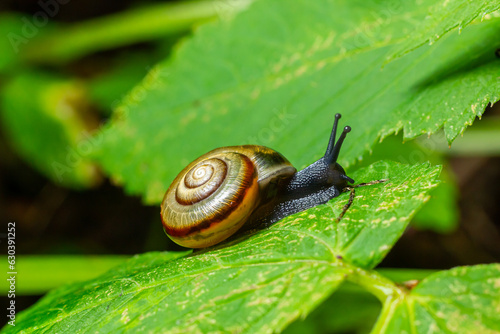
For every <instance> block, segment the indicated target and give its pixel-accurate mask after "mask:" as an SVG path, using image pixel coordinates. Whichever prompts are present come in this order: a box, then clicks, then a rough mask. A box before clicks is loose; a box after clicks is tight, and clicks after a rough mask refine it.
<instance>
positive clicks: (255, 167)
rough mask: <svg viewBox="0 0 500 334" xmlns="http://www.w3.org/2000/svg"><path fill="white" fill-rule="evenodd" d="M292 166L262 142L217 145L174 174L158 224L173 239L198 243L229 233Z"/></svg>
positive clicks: (186, 243) (289, 173)
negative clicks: (218, 146)
mask: <svg viewBox="0 0 500 334" xmlns="http://www.w3.org/2000/svg"><path fill="white" fill-rule="evenodd" d="M296 171H297V170H296V169H295V167H293V166H292V164H291V163H290V162H289V161H288V160H287V159H286V158H285V157H284V156H283V155H281V154H280V153H278V152H276V151H274V150H272V149H269V148H267V147H264V146H257V145H245V146H229V147H222V148H217V149H215V150H213V151H210V152H208V153H206V154H204V155H202V156H201V157H199V158H198V159H196V160H195V161H193V162H192V163H190V164H189V165H188V166H187V167H186V168H184V170H183V171H182V172H181V173H180V174H179V175H178V176H177V177H176V178H175V180H174V181H173V182H172V184H171V185H170V187H169V189H168V190H167V192H166V193H165V196H164V198H163V201H162V206H161V217H162V222H163V227H164V230H165V232H166V233H167V235H168V236H169V237H170V238H171V239H172V240H173V241H174V242H176V243H177V244H179V245H181V246H184V247H190V248H202V247H208V246H211V245H215V244H217V243H219V242H221V241H222V240H224V239H227V238H228V237H229V236H231V235H233V234H234V233H235V232H236V231H238V230H239V229H240V228H241V227H242V226H243V225H244V224H245V222H247V220H248V219H249V217H250V216H251V214H252V212H253V211H254V210H255V208H256V207H257V206H258V205H259V204H261V203H262V202H265V201H266V200H267V199H270V198H272V197H273V195H274V194H275V193H276V190H277V189H276V187H277V186H278V185H279V182H280V181H279V180H282V179H287V178H290V177H291V176H292V175H294V174H295V173H296Z"/></svg>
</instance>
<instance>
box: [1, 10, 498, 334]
mask: <svg viewBox="0 0 500 334" xmlns="http://www.w3.org/2000/svg"><path fill="white" fill-rule="evenodd" d="M61 2H63V1H61ZM44 3H45V4H52V5H47V6H46V7H42V6H41V5H40V3H39V2H38V1H34V0H33V1H30V0H17V1H13V0H12V1H9V0H7V1H2V3H1V4H0V35H1V36H2V39H1V42H0V49H1V51H2V52H1V55H0V96H1V104H0V122H1V127H0V221H1V222H2V224H3V225H2V226H4V231H0V235H1V236H2V238H5V235H4V234H3V233H6V229H7V223H8V222H10V221H15V222H16V251H17V255H18V256H19V258H22V255H50V256H56V255H65V256H67V255H81V256H82V257H81V261H77V262H75V261H74V258H69V260H68V261H67V262H64V261H65V259H62V260H61V259H59V260H57V258H53V257H50V258H49V259H48V260H47V258H42V260H39V258H35V260H33V261H34V262H37V261H41V262H40V263H43V266H42V268H40V269H39V270H40V271H44V273H45V274H44V275H42V276H44V277H47V279H48V280H53V279H58V280H60V282H65V281H66V280H68V279H71V277H74V274H73V276H71V275H70V276H69V277H67V276H66V274H67V273H68V272H69V271H71V272H73V273H78V272H79V271H80V272H81V277H82V278H87V277H92V276H93V275H96V274H97V273H99V272H100V271H102V270H105V269H106V268H108V267H109V266H110V265H111V264H113V263H118V262H120V261H121V259H122V257H120V256H111V257H106V258H99V257H96V255H110V254H111V255H132V254H137V253H143V252H147V251H152V250H178V249H179V247H177V246H176V245H175V244H173V243H171V242H170V241H169V239H168V238H167V237H166V236H165V235H164V233H163V230H162V227H161V223H160V216H159V208H158V207H156V206H155V207H151V206H145V205H143V204H141V200H140V198H135V197H131V196H128V195H125V194H124V193H123V191H122V189H121V188H120V187H117V186H115V185H113V182H112V181H111V180H109V179H108V178H106V176H105V175H103V174H102V172H101V171H100V169H99V166H97V165H95V163H94V162H93V161H92V160H91V159H90V157H89V155H88V154H86V152H87V149H86V147H85V144H87V145H93V144H94V143H95V141H98V140H99V138H98V137H97V138H92V134H95V133H96V130H97V129H98V128H99V127H100V126H101V125H102V124H105V122H106V121H107V120H108V119H109V117H111V113H112V110H113V109H114V108H115V107H116V106H117V105H118V104H119V102H120V100H121V99H122V98H123V97H124V96H125V95H126V94H127V93H128V92H129V91H130V90H131V89H132V88H133V87H134V86H135V85H136V84H137V83H138V82H139V81H140V80H141V79H142V78H144V76H145V75H146V74H147V73H148V71H149V70H151V69H152V68H153V67H154V66H155V64H157V63H158V62H160V61H163V60H164V59H166V58H167V57H168V56H169V54H170V52H171V51H172V49H173V48H175V47H176V45H177V44H178V43H180V42H181V41H182V39H183V38H186V37H188V36H189V35H190V34H191V33H192V31H193V29H195V28H196V26H197V25H200V24H203V22H206V21H207V20H217V19H220V18H221V17H224V16H225V15H232V14H233V13H235V12H237V11H238V10H243V9H244V8H245V6H246V5H247V3H248V1H242V0H231V1H196V2H192V1H185V2H167V1H133V0H126V1H106V2H103V1H94V0H91V1H77V0H73V1H69V2H67V3H66V4H64V5H63V4H59V3H58V2H55V1H54V2H50V1H47V2H44ZM54 4H56V5H54ZM40 13H42V14H40ZM43 14H45V15H43ZM152 18H153V19H152ZM41 138H43V140H40V139H41ZM402 141H403V140H402V136H400V135H393V136H390V137H388V138H386V139H385V140H384V141H383V142H382V143H380V144H379V145H377V146H376V147H375V149H374V150H373V152H372V154H371V156H370V157H368V158H367V159H365V160H363V161H362V162H360V163H358V165H357V166H354V167H352V168H354V169H355V168H357V167H358V166H364V165H368V164H370V163H372V162H374V161H377V160H380V159H391V160H395V161H399V162H402V163H410V164H413V163H418V162H422V161H427V160H430V161H431V162H432V163H433V164H443V165H444V166H445V168H444V172H443V175H442V179H443V183H442V184H441V185H440V186H439V187H438V188H437V189H436V190H434V191H433V195H434V196H433V198H432V200H431V201H430V202H429V203H428V204H426V207H425V208H424V209H423V210H422V211H421V212H419V213H418V215H417V216H416V218H415V220H414V222H413V224H412V226H411V228H410V229H409V230H408V231H407V232H406V233H405V234H404V236H403V237H402V238H401V240H400V241H399V242H398V243H397V244H396V246H395V248H394V249H393V250H392V251H391V253H390V254H389V256H388V257H387V258H386V259H385V260H384V261H383V263H382V264H381V267H392V268H398V267H401V268H426V269H442V268H450V267H453V266H458V265H467V264H477V263H489V262H499V261H500V244H498V242H497V241H498V240H499V239H500V207H499V205H498V203H499V201H498V198H500V184H499V180H500V108H499V107H498V106H494V107H492V108H489V109H487V110H486V111H485V114H484V117H483V119H482V120H481V121H476V122H475V123H474V124H473V126H472V127H470V128H469V129H467V130H466V132H465V134H464V136H463V137H462V138H459V139H457V140H456V141H455V142H454V143H453V147H452V148H449V147H448V145H447V143H446V140H445V139H443V138H442V136H441V135H440V134H439V133H438V134H435V135H433V136H432V137H431V138H430V140H427V139H426V140H415V141H411V142H408V143H403V142H402ZM248 144H252V143H248ZM68 157H69V159H70V162H71V164H72V165H71V168H70V169H65V168H66V167H64V166H62V165H57V164H55V165H54V162H57V161H61V160H64V159H68ZM62 174H64V175H65V177H64V178H61V177H60V176H61V175H62ZM2 241H4V239H2ZM5 245H6V243H5V242H2V243H1V246H2V251H3V252H2V254H6V248H5ZM44 259H45V260H44ZM52 259H56V260H55V262H51V261H52ZM43 261H45V262H43ZM100 261H101V262H100ZM50 263H53V265H50ZM30 268H33V266H30ZM19 273H20V274H19V275H23V272H22V268H20V269H19ZM39 274H40V272H37V271H34V272H29V273H26V275H29V276H30V279H31V278H33V279H36V277H37V275H39ZM51 284H52V286H53V285H57V283H56V282H53V281H52V282H51V283H49V284H48V287H50V286H51ZM25 286H29V279H26V283H25ZM39 293H40V291H37V290H35V291H30V290H29V289H26V290H25V291H24V293H22V294H24V296H18V297H17V305H18V311H20V310H22V309H24V308H27V307H29V306H30V305H31V304H32V303H34V302H35V301H36V300H37V299H38V298H39V295H38V294H39ZM356 296H358V297H356V298H360V297H359V295H356ZM2 298H3V300H7V299H6V298H5V297H2ZM335 298H336V300H339V301H340V302H342V303H344V302H345V300H352V298H355V297H353V296H352V295H349V289H347V290H346V291H345V292H343V293H339V294H338V295H335ZM342 298H344V300H342ZM367 298H371V297H367ZM368 303H374V304H376V302H374V301H369V302H368ZM346 307H347V306H346ZM377 307H378V306H375V309H376V308H377ZM375 314H376V313H375ZM320 315H321V308H320V309H319V310H317V311H316V313H313V315H311V319H315V317H320ZM320 318H321V317H320ZM297 326H298V327H295V328H293V327H292V328H290V330H291V331H293V330H296V331H298V332H300V328H301V327H300V326H301V325H300V324H297ZM325 326H326V327H328V325H327V324H325ZM368 328H370V326H368Z"/></svg>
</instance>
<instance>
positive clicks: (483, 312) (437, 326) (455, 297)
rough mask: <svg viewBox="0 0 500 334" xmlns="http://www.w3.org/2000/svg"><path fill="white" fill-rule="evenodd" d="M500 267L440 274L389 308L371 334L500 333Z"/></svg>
mask: <svg viewBox="0 0 500 334" xmlns="http://www.w3.org/2000/svg"><path fill="white" fill-rule="evenodd" d="M499 287H500V264H490V265H477V266H471V267H458V268H454V269H451V270H448V271H442V272H438V273H436V274H433V275H431V276H429V277H427V278H425V279H424V280H423V281H422V282H421V283H419V284H418V285H417V286H416V287H415V288H414V289H413V290H412V291H411V292H409V293H408V295H407V296H405V297H404V298H402V299H400V300H397V301H394V302H393V303H392V305H391V306H390V307H389V308H387V309H390V314H389V313H386V314H383V315H382V316H381V317H380V318H379V323H378V327H377V329H376V330H374V331H373V332H372V333H450V334H451V333H453V334H455V333H498V332H499V331H500V312H499V311H498V310H499V309H500V289H499Z"/></svg>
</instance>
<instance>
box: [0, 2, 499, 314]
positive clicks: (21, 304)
mask: <svg viewBox="0 0 500 334" xmlns="http://www.w3.org/2000/svg"><path fill="white" fill-rule="evenodd" d="M144 3H145V2H140V4H141V5H143V4H144ZM138 4H139V1H132V0H128V1H96V0H88V1H77V0H73V1H70V2H69V3H68V4H66V5H64V6H61V8H60V12H59V13H58V15H57V16H56V17H55V18H53V20H55V21H61V22H74V21H79V20H85V19H89V18H93V17H98V16H102V15H106V14H110V13H114V12H119V11H121V10H124V9H126V8H130V6H135V5H138ZM39 10H40V7H39V5H38V1H34V0H33V1H28V0H15V1H14V0H7V1H5V0H4V1H2V2H1V3H0V11H17V12H22V13H25V14H26V15H28V16H32V15H33V14H34V13H36V12H37V11H39ZM154 47H155V46H154V44H140V45H136V46H133V47H127V48H125V50H127V49H140V48H154ZM123 51H124V50H123V49H120V50H114V51H112V52H110V51H108V52H104V53H99V54H94V55H91V56H88V57H85V58H83V59H80V60H78V61H75V62H72V63H70V64H68V65H65V71H67V72H68V73H71V74H72V75H76V76H86V75H94V74H95V73H94V72H98V71H99V70H100V69H103V68H106V64H107V63H108V62H113V61H114V60H116V58H117V57H118V56H119V55H120V52H123ZM94 65H95V66H94ZM152 65H153V64H152ZM144 74H146V73H144ZM2 81H3V79H2V78H1V77H0V85H1V84H2ZM95 112H96V115H97V116H98V117H100V118H101V120H102V121H105V117H103V116H100V115H102V114H103V113H101V112H100V110H98V108H97V107H96V108H95ZM489 117H500V108H492V109H489V110H487V111H486V112H485V115H484V119H487V118H489ZM0 131H1V129H0ZM249 144H251V143H249ZM449 164H450V166H451V168H452V170H453V172H454V174H455V175H454V176H455V178H456V180H457V183H458V186H459V191H460V195H459V203H458V204H459V209H460V223H459V227H458V228H457V230H455V231H454V232H452V233H450V234H437V233H435V232H432V231H420V230H417V229H415V228H414V227H411V226H410V228H409V229H408V230H407V231H406V232H405V234H404V235H403V237H402V238H401V239H400V240H399V241H398V243H397V244H396V246H395V247H394V249H393V250H392V251H391V252H390V253H389V255H388V256H387V258H386V259H385V260H384V261H383V262H382V264H381V265H380V267H401V268H426V269H447V268H450V267H454V266H459V265H469V264H479V263H491V262H500V244H499V242H498V240H500V205H499V204H500V203H499V202H500V201H499V198H500V184H499V180H500V157H460V158H450V159H449ZM0 221H1V222H2V224H3V226H4V231H6V226H7V223H8V222H9V221H15V222H16V253H17V254H18V255H21V254H130V255H132V254H137V253H143V252H146V251H152V250H167V249H169V250H173V249H179V247H177V246H175V245H174V244H173V243H171V242H170V240H169V239H168V238H167V237H166V236H165V235H164V233H163V230H162V226H161V222H160V213H159V207H157V206H153V207H151V206H144V205H142V204H141V200H140V198H137V197H132V196H128V195H125V194H124V192H123V190H122V189H121V188H120V187H117V186H114V185H113V184H112V183H111V182H110V181H109V180H105V181H104V182H102V184H100V185H99V186H98V187H97V188H95V189H92V190H86V191H74V190H70V189H67V188H63V187H61V186H59V185H56V184H54V183H52V182H51V181H50V180H48V179H46V178H45V177H44V176H42V175H41V174H40V173H38V172H37V171H36V170H35V169H33V168H32V167H30V165H29V164H28V163H27V162H26V161H24V160H23V159H21V158H20V157H19V156H18V155H17V153H16V151H15V150H14V149H13V148H12V147H11V146H10V145H9V142H8V141H7V140H6V138H5V134H4V133H3V132H0ZM2 252H3V254H6V249H5V243H2ZM38 298H39V296H31V297H21V296H19V297H16V305H17V311H21V310H22V309H24V308H27V307H29V306H30V305H32V304H33V303H34V302H35V301H36V300H37V299H38ZM2 300H3V301H4V300H6V298H5V297H3V298H2ZM3 321H5V320H3Z"/></svg>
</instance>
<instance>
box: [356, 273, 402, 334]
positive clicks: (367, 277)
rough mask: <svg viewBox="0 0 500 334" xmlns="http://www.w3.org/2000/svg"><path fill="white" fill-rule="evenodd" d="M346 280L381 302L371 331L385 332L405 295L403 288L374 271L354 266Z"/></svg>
mask: <svg viewBox="0 0 500 334" xmlns="http://www.w3.org/2000/svg"><path fill="white" fill-rule="evenodd" d="M348 280H349V281H351V282H353V283H356V284H358V285H360V286H362V287H363V288H365V289H366V290H368V291H369V292H370V293H372V294H373V295H374V296H375V297H377V298H378V299H379V300H380V301H381V302H382V311H381V312H380V315H379V317H378V319H377V322H376V324H375V326H374V327H373V329H372V333H385V332H386V327H387V324H388V322H389V321H390V320H391V318H392V317H393V314H394V311H395V310H396V308H397V307H398V305H399V303H400V302H401V301H402V300H403V298H404V296H405V292H404V290H403V289H402V288H400V287H398V286H397V285H396V284H395V283H394V282H392V281H391V280H389V279H387V278H386V277H384V276H382V275H381V274H379V273H377V272H376V271H367V270H364V269H361V268H356V267H354V268H353V271H352V274H351V275H349V276H348Z"/></svg>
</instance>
